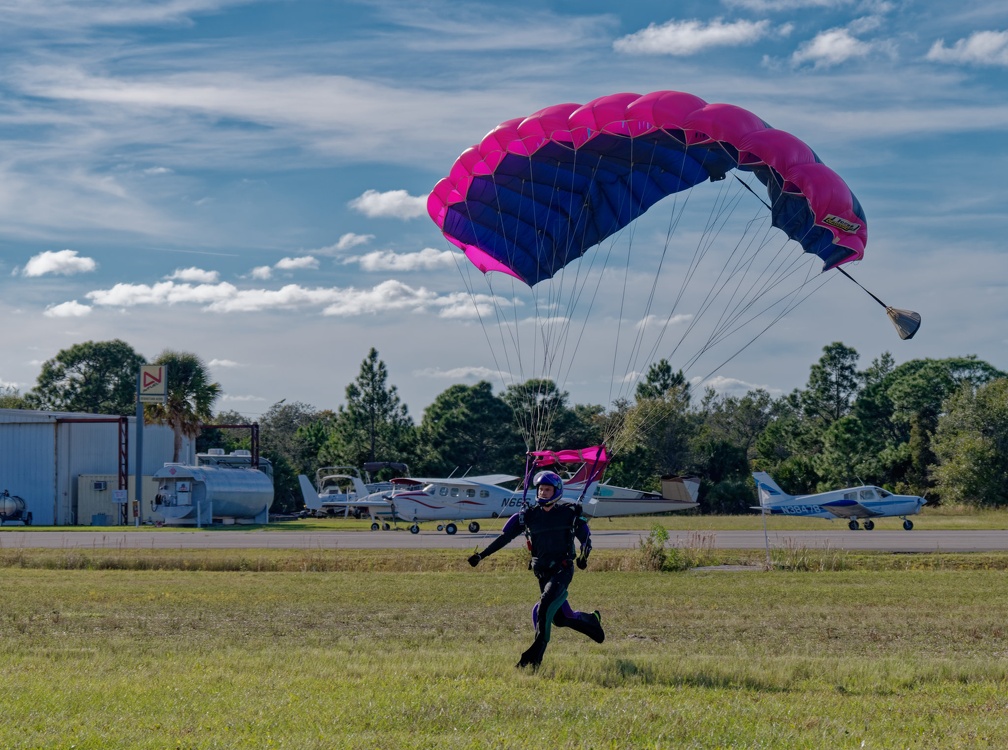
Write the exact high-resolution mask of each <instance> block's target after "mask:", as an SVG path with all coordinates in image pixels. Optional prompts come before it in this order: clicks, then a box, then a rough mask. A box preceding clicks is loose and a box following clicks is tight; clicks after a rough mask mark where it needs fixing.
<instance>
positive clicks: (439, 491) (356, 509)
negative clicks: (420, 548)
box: [298, 467, 521, 534]
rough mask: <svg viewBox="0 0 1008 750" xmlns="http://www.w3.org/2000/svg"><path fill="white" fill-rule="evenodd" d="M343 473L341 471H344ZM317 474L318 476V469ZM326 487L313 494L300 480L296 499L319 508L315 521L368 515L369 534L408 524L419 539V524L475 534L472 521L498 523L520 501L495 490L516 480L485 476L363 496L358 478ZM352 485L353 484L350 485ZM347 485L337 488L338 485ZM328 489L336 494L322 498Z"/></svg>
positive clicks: (406, 483)
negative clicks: (463, 524)
mask: <svg viewBox="0 0 1008 750" xmlns="http://www.w3.org/2000/svg"><path fill="white" fill-rule="evenodd" d="M344 468H345V467H344ZM320 471H323V470H321V469H320ZM329 476H330V477H331V479H329V484H324V483H323V482H320V488H321V489H320V490H319V492H318V494H317V495H315V498H317V499H313V498H311V497H310V495H312V494H315V489H314V488H313V487H312V486H311V483H310V482H309V481H308V478H307V477H305V476H304V475H301V476H300V477H299V478H298V479H299V481H300V482H301V493H302V494H303V495H304V497H305V506H306V507H308V508H311V507H312V506H313V505H317V506H318V511H316V515H318V514H320V513H322V514H328V515H339V514H342V515H345V516H349V515H354V516H355V517H358V518H359V517H361V516H363V515H367V516H369V517H370V518H371V530H372V531H377V530H378V529H379V528H384V529H386V530H387V529H389V528H390V526H389V522H394V521H403V522H406V523H410V524H411V525H410V527H409V530H410V531H411V532H413V533H414V534H416V533H419V531H420V526H419V524H420V523H421V522H423V521H447V522H448V523H445V524H443V525H439V526H438V531H442V530H443V531H445V532H447V533H448V534H454V533H456V532H457V531H458V526H457V525H456V524H455V523H454V522H455V521H466V520H468V521H470V523H469V531H470V532H472V533H473V534H475V533H476V532H478V531H479V530H480V525H479V523H477V522H476V521H475V520H472V519H477V518H497V517H498V516H500V515H504V514H507V513H509V511H507V510H506V509H507V508H509V507H513V508H514V509H517V507H518V505H519V504H520V503H521V496H520V495H518V496H517V498H516V497H515V492H514V490H511V489H509V488H507V487H502V486H500V483H502V482H509V481H513V480H516V479H518V477H516V476H512V475H510V474H487V475H484V476H472V477H458V478H452V477H448V478H443V479H442V478H438V479H424V478H414V477H397V478H395V479H393V480H392V481H391V482H389V483H387V486H386V487H382V488H378V489H375V490H373V491H370V492H369V491H368V488H367V486H366V485H364V482H363V481H362V480H361V479H360V478H359V477H354V476H353V475H347V474H338V475H335V474H334V475H329ZM354 479H356V482H354ZM339 481H343V482H350V483H351V484H350V485H339V484H337V482H339ZM327 487H339V488H340V489H339V490H338V491H336V492H330V493H329V494H323V490H325V489H326V488H327Z"/></svg>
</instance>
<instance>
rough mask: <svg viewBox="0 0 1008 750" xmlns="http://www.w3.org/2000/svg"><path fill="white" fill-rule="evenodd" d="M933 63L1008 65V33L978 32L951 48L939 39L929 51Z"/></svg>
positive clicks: (928, 54) (928, 57)
mask: <svg viewBox="0 0 1008 750" xmlns="http://www.w3.org/2000/svg"><path fill="white" fill-rule="evenodd" d="M927 59H928V60H931V61H932V62H942V63H953V64H967V65H1008V31H977V32H974V33H973V34H970V36H969V37H967V38H965V39H959V40H958V41H956V43H955V44H953V45H952V46H951V47H946V46H945V40H944V39H939V40H938V41H937V42H935V43H934V44H933V45H932V46H931V49H930V50H928V53H927Z"/></svg>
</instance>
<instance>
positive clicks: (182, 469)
mask: <svg viewBox="0 0 1008 750" xmlns="http://www.w3.org/2000/svg"><path fill="white" fill-rule="evenodd" d="M154 478H155V479H157V480H158V499H157V505H159V506H161V507H158V508H156V509H157V510H158V511H159V512H162V513H164V514H165V516H166V518H167V517H169V516H170V517H174V518H178V519H181V518H182V517H186V516H188V514H187V513H186V512H185V510H186V509H187V508H189V509H191V510H192V512H193V516H194V517H195V509H196V506H197V505H199V506H200V507H201V508H207V507H212V512H213V517H214V518H235V519H249V518H255V517H257V516H259V515H261V514H263V513H264V512H268V511H269V508H270V506H271V505H273V482H272V481H271V480H270V478H269V477H268V476H266V475H265V474H263V473H262V472H261V471H259V470H257V469H252V468H225V467H220V466H183V465H181V464H166V465H165V466H164V468H161V469H158V471H156V472H155V473H154ZM201 512H205V511H201ZM204 521H206V522H209V519H204Z"/></svg>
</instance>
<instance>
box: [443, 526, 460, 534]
mask: <svg viewBox="0 0 1008 750" xmlns="http://www.w3.org/2000/svg"><path fill="white" fill-rule="evenodd" d="M444 530H445V533H446V534H447V535H448V536H452V535H453V534H454V533H455V532H456V531H458V526H456V525H455V524H453V523H449V524H446V525H445V527H444Z"/></svg>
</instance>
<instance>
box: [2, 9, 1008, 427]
mask: <svg viewBox="0 0 1008 750" xmlns="http://www.w3.org/2000/svg"><path fill="white" fill-rule="evenodd" d="M663 89H676V90H681V91H688V92H690V93H692V94H695V95H697V96H700V97H702V98H703V99H706V100H707V101H709V102H718V101H721V102H730V103H733V104H737V105H740V106H742V107H745V108H746V109H749V110H751V111H753V112H755V113H756V114H758V115H760V116H761V117H762V118H763V119H764V120H766V121H768V122H770V123H771V124H772V125H774V126H775V127H778V128H781V129H784V130H788V131H789V132H791V133H794V134H795V135H797V136H798V137H800V138H802V139H803V140H805V141H806V142H807V143H809V145H811V146H812V147H813V148H814V149H815V150H816V152H817V153H818V155H819V156H820V157H821V158H822V159H823V161H825V162H826V163H827V164H829V165H830V166H831V167H832V168H833V169H834V170H836V171H837V172H838V173H839V174H840V175H842V176H843V177H844V179H845V180H846V181H847V182H848V184H849V185H850V186H851V188H852V190H853V191H854V193H856V194H857V196H858V198H859V199H860V201H861V203H862V205H863V206H864V208H865V211H866V213H867V216H868V221H869V243H868V249H867V252H866V255H865V259H864V260H863V261H862V262H861V263H859V264H857V265H856V266H854V267H852V268H851V272H852V274H853V275H854V276H855V277H856V278H857V279H858V280H859V281H861V283H863V284H864V285H865V286H867V287H868V288H869V289H871V290H872V291H874V292H875V293H876V294H877V295H878V296H880V297H882V298H883V299H884V300H885V301H886V302H888V303H889V304H892V305H894V306H897V307H903V308H910V309H914V310H917V311H918V312H920V313H921V314H922V316H923V319H924V324H923V326H922V328H921V331H920V333H919V334H918V335H917V337H916V338H915V339H914V340H912V341H909V342H903V341H900V340H899V339H898V338H897V337H896V334H895V332H894V331H893V330H892V328H891V327H890V325H889V323H888V321H887V320H886V319H885V316H884V313H883V312H882V310H881V308H879V307H878V306H877V305H876V304H875V303H874V302H872V301H871V300H870V299H869V298H867V296H865V295H864V293H863V292H861V291H860V290H858V289H857V288H856V287H854V286H853V285H852V284H850V283H849V282H846V281H844V280H842V279H830V280H829V282H828V283H826V284H825V285H824V286H823V287H822V289H820V290H819V291H818V292H816V294H815V295H814V296H813V297H811V298H810V299H809V300H808V301H807V302H805V303H803V305H802V307H801V308H800V309H799V310H797V311H796V312H795V313H794V314H792V315H791V316H789V317H788V318H786V319H785V320H784V321H782V322H780V323H778V324H777V325H776V326H774V327H773V328H771V329H770V330H769V331H768V332H767V333H766V334H764V335H763V337H762V338H761V339H760V340H759V341H758V342H757V344H756V345H754V346H751V347H749V348H748V349H746V350H745V351H744V352H742V353H741V354H740V355H738V356H737V357H735V358H734V359H732V360H731V361H730V362H729V363H728V364H726V365H725V366H724V367H722V368H720V369H719V370H718V371H717V373H716V374H715V376H714V378H713V379H711V380H710V381H708V382H709V384H711V385H714V386H716V387H717V388H719V389H720V390H722V391H724V392H738V391H744V390H745V389H747V388H749V387H757V386H758V387H764V388H767V389H768V390H770V391H771V392H772V393H774V394H779V393H785V392H788V391H790V390H791V389H793V388H795V387H800V386H802V385H803V384H804V383H805V382H806V380H807V378H808V367H809V365H811V364H812V363H813V362H815V361H816V360H817V359H818V357H819V356H820V354H821V351H822V347H823V346H824V345H826V344H828V343H830V342H832V341H843V342H844V343H845V344H847V345H848V346H852V347H854V348H855V349H856V350H857V351H858V352H859V353H860V354H861V365H862V366H867V365H868V364H870V362H871V360H872V359H874V358H875V357H877V356H879V355H880V354H882V353H883V352H884V351H889V352H891V353H892V354H893V356H894V357H895V358H896V361H897V362H903V361H907V360H909V359H914V358H920V357H950V356H959V355H966V354H975V355H977V356H979V357H980V358H982V359H984V360H987V361H989V362H991V363H992V364H994V365H995V366H997V367H1000V368H1002V369H1008V354H1006V352H1008V333H1006V330H1008V328H1006V326H1005V321H1006V320H1008V288H1006V286H1008V256H1006V254H1005V247H1004V245H1005V239H1004V237H1005V236H1006V234H1008V209H1006V207H1008V187H1006V184H1005V179H1004V175H1005V173H1006V171H1008V170H1006V169H1005V167H1006V164H1005V162H1006V161H1008V150H1006V149H1005V147H1004V144H1005V140H1006V136H1008V11H1006V10H1005V8H1004V5H1003V3H999V2H993V1H992V2H960V3H956V4H949V3H946V2H939V1H938V0H934V1H933V2H923V1H916V2H913V1H907V2H896V1H893V2H858V1H845V0H722V1H721V2H695V3H694V2H679V3H667V2H634V3H622V4H614V3H598V2H585V1H582V2H577V3H575V2H552V3H550V2H545V3H544V2H535V3H533V2H525V1H524V0H516V1H515V2H509V3H492V4H490V3H488V4H483V3H477V2H458V1H455V2H440V1H436V2H425V3H414V2H382V1H380V0H375V1H373V2H367V1H362V2H320V1H313V0H308V1H302V2H297V1H289V2H283V1H281V2H276V1H270V2H254V1H249V2H243V1H241V0H232V1H227V0H172V1H169V2H139V1H138V0H104V1H101V0H74V1H73V2H70V1H69V0H68V1H66V2H60V1H58V0H53V1H50V2H45V3H38V2H35V1H34V0H0V321H2V327H0V342H2V352H3V357H2V358H0V385H7V386H15V387H18V388H20V389H21V391H22V392H23V391H25V390H28V389H29V388H31V386H32V385H33V384H34V382H35V379H36V377H37V376H38V373H39V370H40V366H41V363H42V362H43V361H45V360H46V359H49V358H51V357H52V356H54V355H55V354H56V353H57V352H58V351H59V350H60V349H63V348H66V347H68V346H71V345H72V344H74V343H79V342H82V341H87V340H108V339H112V338H122V339H124V340H126V341H128V342H129V343H130V344H131V345H132V346H133V347H134V348H136V349H137V350H138V351H139V352H141V353H142V354H144V355H145V356H147V357H150V358H153V357H154V356H156V355H157V354H158V353H159V352H160V351H161V350H162V349H165V348H174V349H181V350H184V351H191V352H195V353H197V354H199V355H200V356H201V357H203V358H204V360H205V361H207V362H208V363H209V364H210V365H211V369H212V374H213V376H214V377H215V379H216V380H217V381H218V382H220V383H221V385H222V387H223V390H224V394H225V395H224V398H223V399H222V400H221V402H220V403H219V407H220V408H222V409H234V410H237V411H241V412H243V413H246V414H248V415H249V416H252V417H255V416H257V415H258V414H261V413H262V412H264V411H265V410H266V409H267V408H268V407H269V406H270V405H271V404H273V403H274V402H276V401H279V400H280V399H283V398H286V399H287V400H288V401H303V402H306V403H310V404H313V405H314V406H316V407H319V408H335V407H336V406H337V405H339V404H340V403H342V401H343V397H344V389H345V386H346V385H347V384H348V383H349V382H351V381H352V380H353V379H354V378H355V377H356V375H357V372H358V369H359V366H360V363H361V361H362V360H363V359H364V357H365V356H366V354H367V352H368V349H369V348H370V347H371V346H374V347H376V348H377V349H378V351H379V354H380V356H381V358H382V359H383V360H384V361H385V363H386V364H387V366H388V368H389V373H390V382H391V383H392V384H394V385H396V386H397V387H398V389H399V391H400V394H401V396H402V397H403V399H404V401H405V402H406V403H407V405H408V406H409V409H410V412H411V414H412V415H413V416H414V418H415V419H419V418H420V416H421V414H422V411H423V409H424V408H425V407H426V406H427V405H429V404H430V402H431V401H432V400H433V399H434V397H435V396H436V395H437V394H438V393H440V392H441V391H443V390H444V389H445V388H447V387H448V386H449V385H451V384H452V383H454V382H465V383H474V382H476V380H478V379H480V378H486V379H489V380H491V382H493V383H494V384H495V386H496V387H497V388H498V390H499V389H500V387H501V386H502V383H504V382H507V381H502V379H501V378H500V377H498V376H497V375H496V374H495V361H494V359H493V357H492V356H491V352H490V348H491V347H490V346H489V345H488V341H487V339H488V337H487V336H486V335H485V334H484V331H483V329H482V328H481V326H480V325H479V323H478V322H476V321H475V320H474V319H473V317H472V315H471V309H472V303H471V301H470V299H469V298H468V296H467V295H466V294H465V293H464V292H465V286H464V284H463V283H462V280H461V279H460V274H459V272H458V270H457V266H456V261H455V258H454V257H453V254H452V252H451V250H452V248H451V246H450V245H449V244H448V243H447V242H446V241H445V240H444V238H443V237H441V236H440V234H439V232H438V230H437V228H436V227H435V225H434V224H433V222H431V221H430V219H429V218H428V216H427V214H426V211H425V204H426V195H427V193H428V192H429V191H430V190H431V188H432V187H433V185H434V184H435V182H436V181H437V180H438V179H439V178H441V177H442V176H444V175H445V174H446V173H447V171H448V169H449V168H450V167H451V164H452V162H453V161H454V160H455V158H456V157H457V156H458V155H459V153H460V152H461V151H462V150H464V149H465V148H466V147H468V146H470V145H472V144H474V143H476V142H477V141H478V140H479V139H480V138H481V137H482V136H483V135H484V134H485V133H486V132H487V131H488V130H490V129H491V128H492V127H493V126H495V125H496V124H497V123H499V122H501V121H503V120H506V119H510V118H512V117H515V116H522V115H526V114H529V113H531V112H534V111H535V110H538V109H540V108H542V107H545V106H548V105H550V104H554V103H558V102H568V101H571V102H586V101H589V100H591V99H594V98H596V97H598V96H602V95H605V94H609V93H613V92H619V91H634V92H638V93H647V92H649V91H655V90H663ZM834 276H835V274H834ZM467 311H468V312H467ZM612 360H613V358H612V357H611V356H610V357H602V356H599V357H591V356H588V357H585V356H583V355H580V354H579V359H578V361H577V364H576V366H575V367H574V369H573V372H572V374H570V376H569V377H567V378H566V380H565V381H564V382H563V383H562V385H563V387H564V388H565V389H566V390H567V391H569V393H570V394H571V399H572V401H574V402H577V403H604V402H606V401H607V399H609V398H610V397H611V394H612V390H611V384H610V383H609V382H607V381H611V377H612V376H611V372H612V370H613V361H612ZM673 365H674V366H679V363H677V362H676V361H675V360H674V359H673ZM526 374H529V373H526ZM690 374H692V373H690ZM699 374H703V375H706V374H707V373H706V372H704V373H699Z"/></svg>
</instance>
